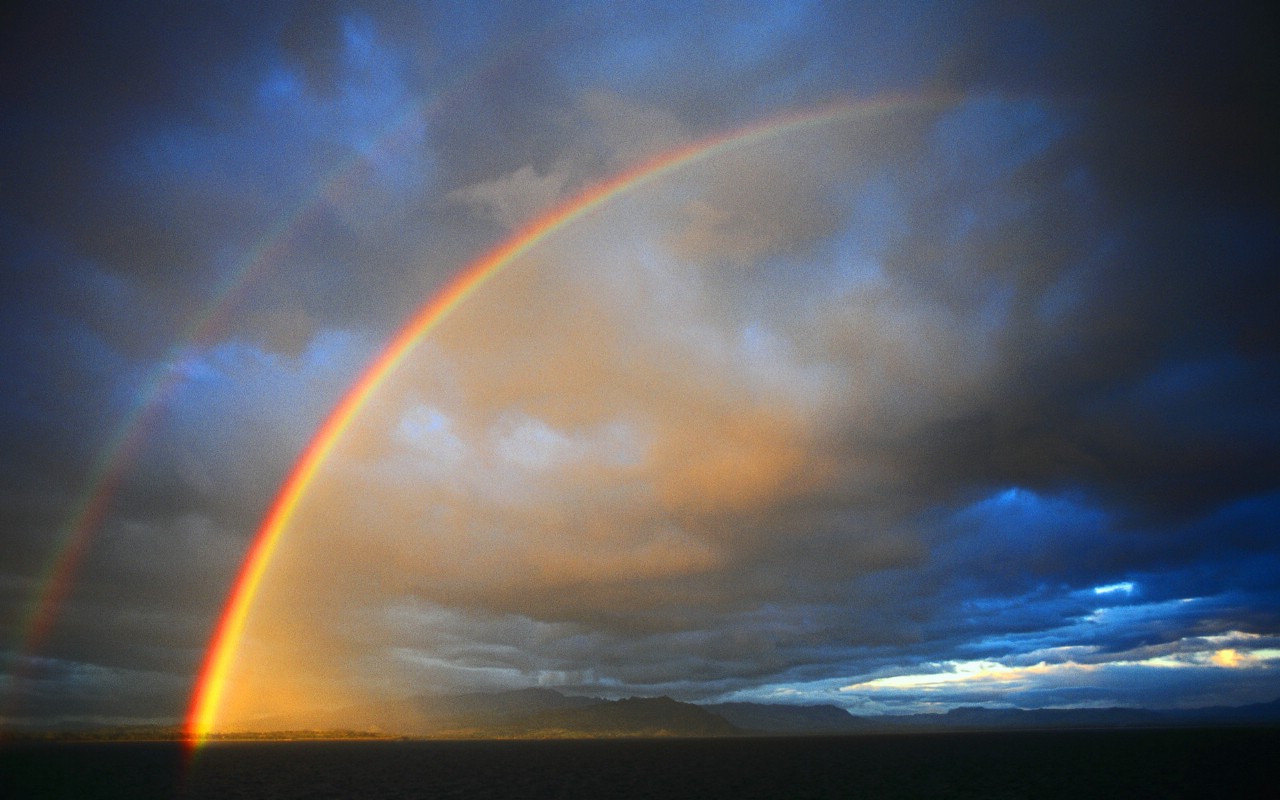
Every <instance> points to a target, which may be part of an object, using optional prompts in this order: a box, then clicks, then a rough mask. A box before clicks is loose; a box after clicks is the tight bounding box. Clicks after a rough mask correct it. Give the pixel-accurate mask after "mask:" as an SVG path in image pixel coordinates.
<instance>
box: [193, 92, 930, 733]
mask: <svg viewBox="0 0 1280 800" xmlns="http://www.w3.org/2000/svg"><path fill="white" fill-rule="evenodd" d="M947 102H950V100H949V98H946V97H942V96H930V97H927V98H923V97H902V96H890V97H879V98H874V99H869V100H863V101H860V102H854V103H838V104H833V105H828V106H823V107H821V108H818V109H816V110H811V111H808V112H804V113H796V114H789V115H785V116H781V117H774V118H770V119H767V120H765V121H763V122H758V123H755V124H752V125H748V126H746V127H743V128H738V129H735V130H733V131H730V132H728V133H723V134H720V135H718V136H713V137H710V138H707V139H703V140H700V141H696V142H694V143H692V144H687V145H684V146H682V147H679V148H676V149H674V150H672V151H669V152H667V153H664V154H662V155H659V156H657V157H656V158H653V159H651V160H649V161H647V162H644V163H642V164H640V165H638V166H636V167H633V168H631V169H629V170H627V171H625V172H622V173H620V174H618V175H615V176H614V177H612V178H609V179H607V180H605V181H604V182H602V183H599V184H596V185H595V186H592V187H590V188H588V189H587V190H585V191H583V192H581V193H580V194H578V195H577V196H575V197H573V198H572V199H570V200H568V201H567V202H565V203H562V204H561V205H559V206H557V207H556V208H554V209H552V210H551V211H549V212H547V213H546V214H544V215H543V216H542V217H540V218H538V219H535V220H534V221H532V222H530V223H529V224H527V225H526V226H525V227H524V228H522V229H521V230H519V231H518V232H517V233H516V234H515V235H514V236H512V237H511V238H509V239H508V240H507V241H506V242H505V243H503V244H502V245H500V246H498V247H497V248H496V249H494V250H492V251H490V252H489V253H488V254H486V255H484V256H482V257H481V258H479V259H477V260H476V261H474V262H472V263H471V264H470V265H469V266H467V267H466V268H464V269H463V270H462V271H461V272H459V273H458V274H457V275H456V276H454V277H453V278H452V279H451V280H450V281H449V282H448V283H447V284H446V285H445V286H444V287H443V288H442V289H441V290H440V291H439V292H438V293H437V294H436V295H435V296H433V297H432V298H431V299H430V300H428V301H427V303H426V304H425V305H423V306H422V307H421V308H420V309H419V310H418V311H417V312H415V313H414V314H413V315H412V316H411V317H410V318H409V320H408V321H407V322H406V323H405V324H404V325H403V326H402V327H401V328H400V329H399V332H398V333H396V334H395V336H394V337H393V338H392V339H391V341H390V342H389V343H388V344H387V345H386V346H385V348H384V349H383V350H382V351H381V353H380V354H379V355H378V356H377V357H376V358H374V360H373V361H372V362H371V363H370V364H369V365H368V366H367V367H366V368H365V370H364V372H363V373H362V374H361V375H360V377H359V378H358V379H357V380H356V381H355V383H354V384H353V385H352V386H351V388H350V389H348V390H347V393H346V394H345V395H344V396H343V398H342V399H341V400H340V401H339V402H338V404H337V405H336V406H335V407H334V408H333V410H332V411H331V412H330V413H329V416H328V417H327V418H326V419H325V421H324V423H323V424H322V425H321V426H320V427H319V428H318V429H317V431H316V433H315V434H314V436H313V437H312V439H311V441H310V443H309V444H308V445H307V447H306V449H305V450H304V451H303V452H302V455H301V456H300V457H299V459H298V461H297V462H296V463H295V464H294V466H293V469H292V470H291V471H290V473H289V475H288V477H287V478H286V479H285V482H284V484H283V485H282V486H281V488H280V491H279V493H278V494H277V495H276V498H275V500H274V502H273V503H272V504H271V507H270V509H269V511H268V512H267V515H266V517H265V518H264V519H263V521H262V524H261V526H260V527H259V529H258V532H257V533H256V535H255V537H254V541H253V544H252V545H251V547H250V549H249V553H248V555H247V556H246V557H245V560H244V562H243V563H242V565H241V568H240V572H239V574H238V576H237V577H236V579H235V582H234V583H233V584H232V589H231V592H230V597H229V600H228V602H227V605H226V606H225V608H224V610H223V613H222V616H221V618H220V620H219V622H218V624H217V627H216V629H215V631H214V634H213V638H212V640H211V641H210V645H209V649H208V651H207V653H206V656H205V662H204V665H203V667H202V669H201V671H200V674H199V676H198V677H197V680H196V685H195V691H194V692H193V694H192V699H191V706H190V710H189V712H188V716H187V728H186V730H187V734H188V737H189V738H190V739H191V741H192V742H193V743H196V744H199V743H200V742H202V741H203V740H204V739H205V738H206V737H207V736H208V734H209V733H210V732H211V731H212V730H213V728H214V726H215V725H216V723H217V715H218V711H219V707H220V705H221V702H222V698H223V696H224V694H225V693H226V689H227V683H228V679H229V678H230V674H231V667H232V665H233V664H234V661H235V656H236V651H237V649H238V647H239V645H240V639H241V637H242V636H243V634H244V630H245V625H246V623H247V621H248V618H249V612H250V610H251V608H252V606H253V601H254V599H255V597H256V596H257V593H258V590H259V588H260V587H261V585H262V581H263V578H264V576H265V575H266V572H267V569H268V567H269V566H270V563H271V558H272V555H273V554H274V553H275V551H276V548H277V546H278V545H279V543H280V540H281V538H282V536H283V534H284V532H285V530H286V528H287V527H288V525H289V522H290V520H291V519H292V518H293V515H294V512H295V511H296V510H297V508H298V506H299V504H300V503H301V501H302V499H303V496H304V495H305V494H306V491H307V488H308V487H309V486H310V484H311V482H312V480H313V479H314V478H315V476H316V474H317V472H318V471H319V470H320V467H321V466H322V465H323V464H324V462H325V460H326V459H327V458H328V457H329V455H330V454H331V453H332V452H333V450H334V447H335V446H336V445H337V443H338V441H339V439H341V438H342V435H343V433H344V432H345V431H346V430H347V428H348V427H349V426H350V425H351V423H352V421H353V420H354V419H355V417H356V416H357V415H358V414H359V413H360V411H361V409H362V408H364V406H365V404H366V403H368V401H369V399H370V398H371V397H372V396H373V395H374V393H375V392H376V391H377V390H378V388H379V387H380V386H381V385H382V383H383V382H384V381H386V380H387V378H388V377H390V376H391V375H392V373H394V372H395V370H396V368H397V367H398V366H399V365H400V364H401V363H402V362H403V361H404V360H405V358H406V357H407V356H408V355H409V353H410V352H412V351H413V350H414V348H415V347H416V346H417V345H418V343H419V342H421V341H422V340H423V339H424V338H425V337H426V336H427V335H428V334H429V333H431V331H432V330H434V329H435V328H436V327H437V326H438V325H439V324H440V323H441V322H442V321H443V320H444V319H445V318H446V317H447V316H448V315H449V314H450V312H452V311H453V310H454V309H456V308H457V307H458V306H459V305H461V304H462V302H463V301H465V300H466V299H467V298H468V297H470V296H471V295H472V294H474V293H475V292H476V291H477V290H479V289H480V287H482V286H483V285H484V284H485V283H487V282H488V281H489V280H490V279H492V278H493V277H494V276H496V275H497V274H498V273H500V272H501V271H502V270H503V268H505V267H506V266H508V265H510V264H511V263H512V262H514V261H515V260H516V259H517V258H519V257H520V256H522V255H524V254H525V253H527V252H529V251H530V250H532V249H533V248H534V247H536V246H537V245H538V244H539V243H541V242H542V241H544V240H545V239H546V238H547V237H549V236H551V235H552V234H554V233H555V232H556V231H558V230H560V229H562V228H564V227H565V226H567V225H569V224H570V223H572V222H574V221H575V220H578V219H581V218H582V217H583V216H585V215H587V214H588V213H590V212H591V211H593V210H595V209H597V208H600V207H601V206H603V205H604V204H606V203H608V202H609V201H610V200H612V199H614V198H615V197H618V196H619V195H621V194H623V193H626V192H630V191H633V190H636V189H638V188H640V187H642V186H644V185H646V184H649V183H652V182H653V181H656V180H657V179H659V178H661V177H663V176H665V175H668V174H670V173H672V172H674V171H676V170H678V169H680V168H682V167H687V166H689V165H692V164H694V163H697V162H699V161H703V160H705V159H707V158H709V157H711V156H713V155H717V154H719V153H723V152H726V151H728V150H731V149H738V148H742V147H746V146H748V145H751V144H753V143H756V142H760V141H762V140H765V139H769V138H772V137H776V136H779V135H782V134H785V133H790V132H794V131H797V130H799V129H802V128H807V127H813V126H818V125H822V124H826V123H831V122H835V121H838V120H847V121H853V120H858V119H865V118H871V117H876V116H881V115H884V114H887V113H889V112H895V111H902V110H906V109H916V108H920V109H925V108H933V107H939V108H940V107H942V106H944V105H945V104H946V103H947Z"/></svg>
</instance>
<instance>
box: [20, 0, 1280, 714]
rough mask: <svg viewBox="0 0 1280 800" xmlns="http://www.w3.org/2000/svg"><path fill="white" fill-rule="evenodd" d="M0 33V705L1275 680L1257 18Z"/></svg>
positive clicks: (272, 708) (656, 20) (210, 17)
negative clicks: (251, 575)
mask: <svg viewBox="0 0 1280 800" xmlns="http://www.w3.org/2000/svg"><path fill="white" fill-rule="evenodd" d="M20 5H24V6H29V8H27V9H25V10H20V11H18V12H16V13H14V12H6V20H5V22H4V23H3V25H0V31H2V33H0V35H2V36H3V39H4V41H3V43H0V103H2V105H0V136H2V137H3V142H0V144H2V145H3V146H2V147H0V242H3V245H2V247H3V250H2V251H0V255H2V256H3V266H2V269H3V272H2V273H0V277H2V279H3V281H4V286H3V292H0V315H2V316H0V319H2V324H3V331H4V336H3V338H2V339H0V381H2V384H0V385H2V386H3V391H2V392H0V403H2V404H3V414H2V415H0V437H2V440H0V441H2V444H0V475H2V476H3V477H2V480H3V483H0V492H2V495H0V496H2V497H3V502H0V633H2V634H3V637H2V638H0V715H3V716H2V717H0V720H2V721H5V722H7V724H9V725H14V726H29V725H37V726H43V725H57V724H62V723H102V722H152V721H156V722H174V721H176V720H178V719H179V718H180V717H181V716H182V715H183V714H184V712H185V710H186V706H187V704H188V702H189V697H190V694H191V691H192V688H193V686H194V683H195V679H196V675H197V672H198V670H199V667H200V664H201V662H202V659H203V657H204V653H205V650H206V648H207V646H208V641H209V638H210V636H211V634H212V631H213V628H214V625H215V623H216V622H217V620H218V618H219V615H220V612H221V610H222V607H223V606H224V604H225V602H226V599H227V597H228V594H229V592H230V590H231V585H232V581H233V579H234V577H235V575H236V572H237V569H238V568H239V565H240V563H241V561H242V560H243V558H244V556H245V554H246V552H247V550H248V547H249V544H250V542H251V541H252V539H253V535H254V532H255V531H256V530H257V529H258V527H259V525H260V522H261V519H262V517H263V516H264V514H265V513H266V510H267V508H268V507H269V506H270V503H271V500H272V498H273V497H274V496H275V495H276V493H277V492H278V490H279V488H280V486H281V483H282V482H283V481H284V479H285V477H286V475H287V473H288V471H289V469H290V467H291V465H292V464H293V463H294V461H295V460H296V459H297V457H298V455H299V453H300V452H301V451H302V449H303V448H304V446H305V445H306V443H307V442H308V441H309V440H310V439H311V438H312V436H313V435H314V434H315V433H316V430H317V427H318V426H319V425H320V423H321V422H322V421H323V419H324V418H325V416H326V414H327V413H328V411H329V410H330V409H331V408H332V406H333V405H334V404H335V403H336V402H337V401H338V400H339V399H340V398H341V396H342V395H343V393H344V392H345V391H346V390H347V388H348V387H349V386H350V385H351V384H352V383H353V382H354V381H355V380H356V378H357V377H358V376H359V375H360V374H361V371H362V369H363V367H364V366H365V365H366V364H367V363H368V362H369V361H370V360H371V359H372V358H374V357H375V356H376V355H377V354H378V353H379V352H380V351H381V349H382V348H383V347H384V346H385V345H386V343H387V342H388V341H389V339H390V337H391V336H392V335H393V334H394V333H395V331H396V330H398V329H399V328H400V327H401V326H402V325H403V324H404V323H405V322H406V321H407V320H408V319H409V318H410V316H411V315H412V314H413V312H414V311H415V310H416V309H417V308H419V307H420V306H421V305H422V304H424V303H426V302H427V301H429V300H430V299H431V298H432V297H433V295H434V293H435V292H436V291H438V290H439V289H440V288H441V287H442V286H443V285H444V283H445V282H446V281H447V280H448V279H449V278H450V277H451V276H453V275H456V274H457V273H458V272H459V271H460V270H462V269H464V268H465V267H466V266H467V265H468V264H470V263H472V262H473V261H474V260H475V259H477V258H479V257H481V256H483V255H484V254H485V253H486V252H488V251H490V250H491V249H492V248H494V247H496V246H498V245H500V244H501V243H503V242H504V241H506V240H507V239H509V238H510V237H511V236H512V235H514V234H516V233H517V232H518V231H519V230H520V229H521V228H522V227H523V226H524V225H525V224H527V223H528V222H530V221H531V220H534V219H536V218H537V217H538V216H539V214H541V213H544V212H546V211H547V210H549V209H552V208H555V207H557V206H558V205H559V204H562V203H565V202H567V201H569V200H571V199H572V198H573V197H575V196H577V195H578V194H579V193H581V192H583V191H586V190H589V189H590V187H592V186H593V185H595V184H597V183H598V182H600V181H603V180H607V179H608V178H610V177H611V176H613V175H616V174H619V173H622V172H624V171H626V170H628V169H630V168H633V167H634V166H636V165H637V164H639V163H643V162H644V161H645V160H646V159H650V158H653V157H655V156H659V155H661V154H663V153H667V152H672V151H674V150H676V149H678V148H680V147H682V146H686V145H688V144H690V143H692V142H697V141H702V140H707V139H710V138H714V137H720V136H724V135H726V134H731V133H732V132H734V131H741V130H744V129H751V128H752V126H756V125H759V124H761V123H766V122H767V121H769V120H775V119H785V118H787V117H788V116H794V115H796V114H808V113H812V112H815V111H817V110H819V109H821V108H824V107H826V106H828V105H830V104H833V103H834V104H847V107H848V108H849V109H851V110H850V111H849V113H844V114H832V115H827V116H823V117H820V118H819V119H818V121H816V122H814V123H812V124H808V125H801V126H794V125H793V126H790V127H788V126H781V127H778V128H776V129H775V130H773V131H772V132H771V133H767V134H766V135H763V136H760V137H755V138H752V139H750V140H749V141H739V142H737V143H736V144H730V145H728V146H725V147H720V148H717V149H715V150H714V151H713V152H711V153H709V154H708V156H707V157H706V158H704V159H702V160H700V161H698V162H696V163H693V164H690V165H687V166H685V167H682V168H679V169H676V170H672V171H670V172H668V173H665V174H664V175H662V176H661V177H660V178H659V179H657V180H654V181H650V182H648V183H646V184H644V185H643V186H639V187H635V188H634V189H632V190H630V191H626V192H622V193H620V194H619V195H618V196H616V197H614V198H613V199H611V200H610V201H609V202H607V203H605V204H603V205H602V206H601V207H599V208H597V209H596V210H594V211H593V212H592V213H590V214H588V215H585V216H583V217H582V218H580V219H578V220H576V221H574V222H573V223H571V224H569V225H566V226H564V227H563V228H562V229H560V230H558V231H557V232H555V233H554V234H553V235H552V236H550V237H548V238H547V239H545V240H544V241H543V242H542V243H541V244H539V245H538V246H537V247H535V248H534V249H532V250H531V251H530V252H528V253H527V254H526V255H525V256H523V257H521V258H519V259H517V260H516V261H515V262H513V263H512V264H511V265H510V266H508V267H507V268H506V269H505V270H504V271H503V272H502V273H501V274H500V275H498V276H497V277H495V278H494V279H493V280H492V281H490V282H489V283H488V284H486V285H485V286H484V287H483V288H482V289H481V290H480V291H479V292H477V293H476V294H474V295H473V296H472V297H471V298H470V299H468V300H467V301H465V302H464V303H463V304H461V305H460V306H458V307H457V308H456V309H455V310H454V312H453V313H452V315H451V316H450V317H449V318H448V319H447V320H446V321H445V322H444V323H443V324H442V325H441V326H440V327H439V328H438V329H437V330H435V331H434V332H433V333H432V335H431V336H430V337H429V338H428V339H426V340H425V341H424V342H423V343H422V344H421V345H420V346H418V347H417V348H416V349H415V350H414V351H413V352H412V353H411V354H410V355H409V356H408V357H407V358H406V360H405V361H404V363H403V365H402V367H401V368H400V369H399V370H398V371H397V372H396V373H395V374H394V375H392V376H391V377H390V378H389V379H388V380H387V381H386V382H385V383H384V384H383V385H382V386H381V387H380V388H379V390H378V392H377V393H376V395H375V396H374V397H373V399H372V400H371V402H370V403H369V405H368V406H367V407H366V408H365V409H364V410H363V412H362V413H361V414H360V415H359V416H358V417H357V418H356V419H355V421H354V422H353V424H352V426H351V428H350V430H349V431H348V432H347V434H346V435H345V436H344V437H343V438H342V439H341V440H340V441H339V442H338V444H337V447H336V448H335V451H334V453H333V455H332V456H331V457H330V458H329V459H328V460H327V461H326V462H325V464H324V465H323V467H322V468H321V470H320V473H319V474H318V476H317V478H316V480H315V482H314V483H313V485H312V486H311V488H310V490H309V491H308V492H307V494H306V495H305V496H304V497H303V500H302V503H301V505H300V507H299V510H298V514H297V516H296V517H295V519H294V520H293V522H292V523H291V525H290V527H289V529H288V531H287V533H286V535H285V537H284V538H283V540H282V543H281V547H280V551H279V554H278V555H277V556H276V558H275V559H274V561H273V562H272V564H271V565H270V568H269V571H268V573H267V575H266V577H265V579H264V582H263V585H262V590H261V592H260V593H259V596H258V598H257V601H256V603H255V606H254V608H253V611H252V613H251V616H250V620H249V623H248V628H247V630H246V637H245V641H244V643H243V645H242V647H241V649H240V651H239V654H238V658H237V661H236V665H235V667H234V670H233V673H232V674H233V679H232V683H231V686H230V688H229V690H228V696H227V701H226V707H225V708H224V710H223V714H222V720H223V722H224V724H228V725H230V724H234V723H237V722H241V721H246V720H251V719H253V718H254V717H255V716H262V715H266V714H279V713H293V712H299V711H300V710H304V709H307V708H311V707H326V706H338V705H342V704H346V703H358V702H367V701H371V700H379V699H385V698H388V697H398V696H404V695H412V694H418V693H422V692H428V691H456V690H488V689H501V688H515V687H523V686H550V687H557V688H561V689H563V690H565V691H569V692H575V693H585V694H595V695H602V696H610V697H619V696H627V695H657V694H668V695H671V696H673V697H676V698H678V699H683V700H695V701H700V700H721V699H728V700H760V701H773V702H779V701H786V702H807V703H818V702H821V703H835V704H838V705H841V706H844V707H846V708H849V709H850V710H851V711H853V712H854V713H868V714H878V713H905V712H912V711H926V710H931V711H936V710H945V709H947V708H950V707H953V706H956V705H972V704H984V705H990V706H1017V707H1042V706H1109V705H1145V706H1153V707H1180V706H1199V705H1212V704H1242V703H1248V702H1257V701H1263V700H1271V699H1274V698H1276V697H1277V696H1280V523H1278V522H1277V520H1278V519H1280V414H1278V413H1277V412H1278V411H1280V407H1278V406H1280V402H1278V401H1280V359H1278V350H1277V347H1278V345H1280V341H1278V338H1277V323H1276V321H1275V318H1276V310H1275V309H1276V302H1277V297H1280V286H1278V285H1277V284H1278V276H1280V270H1277V264H1280V207H1278V204H1277V201H1278V199H1280V193H1278V192H1277V189H1278V186H1277V179H1278V177H1280V174H1278V171H1277V166H1278V164H1277V155H1276V154H1277V150H1276V147H1275V143H1276V142H1277V141H1280V130H1278V128H1280V125H1278V124H1277V115H1276V109H1277V108H1280V95H1278V92H1277V76H1280V64H1277V56H1276V52H1277V51H1276V48H1275V41H1276V40H1277V34H1280V31H1277V30H1276V25H1275V19H1274V15H1271V14H1268V13H1266V12H1264V11H1263V10H1262V9H1261V7H1260V5H1259V6H1257V7H1255V6H1253V5H1251V4H1217V5H1213V6H1209V5H1205V4H1185V5H1188V6H1189V8H1186V9H1179V10H1174V6H1176V5H1178V4H1174V3H1152V4H1149V5H1144V4H1141V3H1113V2H1106V3H1040V4H1037V3H1023V4H1008V3H963V2H947V3H939V4H936V5H935V4H928V3H907V2H892V3H883V4H878V3H874V4H873V3H867V4H863V3H803V2H792V3H778V2H762V3H751V2H712V3H705V4H698V3H690V2H678V3H670V4H662V3H647V2H646V3H635V4H613V3H567V2H557V3H467V2H461V3H411V2H408V1H407V0H406V1H405V2H385V3H378V2H341V1H335V2H297V3H288V2H261V3H255V4H252V5H253V8H252V9H251V8H250V7H249V6H248V5H245V4H239V3H227V4H209V3H176V4H175V3H172V2H154V3H147V2H130V3H121V4H108V3H82V4H77V3H24V4H20Z"/></svg>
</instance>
